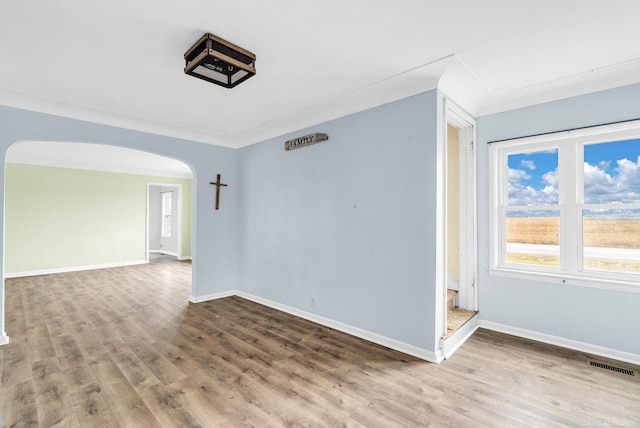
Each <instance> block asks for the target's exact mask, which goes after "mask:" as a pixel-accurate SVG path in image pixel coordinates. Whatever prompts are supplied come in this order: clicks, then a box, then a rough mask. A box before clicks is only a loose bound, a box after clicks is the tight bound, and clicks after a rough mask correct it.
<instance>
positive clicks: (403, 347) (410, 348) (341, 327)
mask: <svg viewBox="0 0 640 428" xmlns="http://www.w3.org/2000/svg"><path fill="white" fill-rule="evenodd" d="M230 296H238V297H242V298H243V299H247V300H251V301H252V302H256V303H259V304H261V305H264V306H268V307H270V308H273V309H277V310H279V311H282V312H286V313H288V314H291V315H294V316H297V317H300V318H304V319H306V320H309V321H312V322H315V323H317V324H320V325H323V326H325V327H329V328H333V329H334V330H338V331H341V332H343V333H347V334H350V335H352V336H355V337H359V338H361V339H365V340H368V341H369V342H373V343H376V344H378V345H382V346H386V347H387V348H390V349H394V350H396V351H400V352H402V353H405V354H407V355H411V356H413V357H416V358H420V359H421V360H425V361H429V362H431V363H436V364H437V363H440V362H441V361H442V360H443V358H442V355H441V354H440V353H439V352H438V353H436V352H431V351H429V350H426V349H423V348H420V347H417V346H414V345H410V344H408V343H404V342H400V341H398V340H395V339H391V338H389V337H386V336H382V335H379V334H377V333H373V332H370V331H367V330H364V329H361V328H358V327H354V326H351V325H348V324H344V323H341V322H339V321H334V320H331V319H329V318H325V317H323V316H320V315H316V314H312V313H310V312H306V311H303V310H300V309H296V308H294V307H291V306H287V305H283V304H281V303H278V302H274V301H273V300H269V299H264V298H262V297H258V296H254V295H253V294H249V293H245V292H244V291H239V290H230V291H224V292H221V293H214V294H209V295H206V296H200V297H193V296H192V297H191V298H190V299H189V301H190V302H192V303H200V302H205V301H207V300H215V299H221V298H224V297H230Z"/></svg>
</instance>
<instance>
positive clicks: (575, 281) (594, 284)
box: [489, 268, 640, 293]
mask: <svg viewBox="0 0 640 428" xmlns="http://www.w3.org/2000/svg"><path fill="white" fill-rule="evenodd" d="M489 275H491V276H498V277H505V278H517V279H525V280H528V281H540V282H551V283H555V284H560V285H571V286H576V287H587V288H599V289H601V290H608V291H623V292H627V293H640V282H637V281H624V280H617V279H603V278H598V277H593V276H572V275H563V274H556V273H548V272H532V271H524V270H518V269H505V268H492V269H489Z"/></svg>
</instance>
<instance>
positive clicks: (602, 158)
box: [508, 139, 640, 206]
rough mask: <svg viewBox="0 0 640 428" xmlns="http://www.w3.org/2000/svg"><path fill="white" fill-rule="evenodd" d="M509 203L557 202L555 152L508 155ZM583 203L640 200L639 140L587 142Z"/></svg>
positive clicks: (556, 157)
mask: <svg viewBox="0 0 640 428" xmlns="http://www.w3.org/2000/svg"><path fill="white" fill-rule="evenodd" d="M508 166H509V177H508V192H509V205H511V206H514V205H521V206H530V205H556V204H557V203H558V152H557V150H554V151H549V152H535V153H523V154H514V155H510V156H509V158H508ZM584 186H585V187H584V191H585V202H586V203H588V204H600V203H612V202H621V203H632V202H637V203H640V139H636V140H626V141H618V142H611V143H600V144H591V145H586V146H585V148H584Z"/></svg>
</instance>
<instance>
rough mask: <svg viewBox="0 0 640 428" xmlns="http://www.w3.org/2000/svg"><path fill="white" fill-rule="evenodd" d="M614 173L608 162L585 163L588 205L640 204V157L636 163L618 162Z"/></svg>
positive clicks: (585, 195) (586, 200)
mask: <svg viewBox="0 0 640 428" xmlns="http://www.w3.org/2000/svg"><path fill="white" fill-rule="evenodd" d="M616 165H617V166H616V167H615V168H614V169H613V171H612V173H611V174H609V173H607V169H608V168H609V166H610V165H609V163H608V162H599V163H598V165H597V166H596V165H591V164H589V163H588V162H585V163H584V197H585V202H586V203H591V204H599V203H611V202H620V203H632V202H640V156H638V159H637V160H636V162H633V161H630V160H628V159H620V160H618V161H616Z"/></svg>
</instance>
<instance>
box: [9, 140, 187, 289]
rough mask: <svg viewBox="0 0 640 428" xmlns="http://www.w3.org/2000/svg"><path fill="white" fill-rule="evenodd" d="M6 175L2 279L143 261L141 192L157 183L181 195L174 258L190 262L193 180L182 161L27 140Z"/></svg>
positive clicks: (13, 151)
mask: <svg viewBox="0 0 640 428" xmlns="http://www.w3.org/2000/svg"><path fill="white" fill-rule="evenodd" d="M5 170H6V177H5V264H4V266H5V277H6V278H10V277H17V276H30V275H41V274H47V273H56V272H68V271H73V270H87V269H95V268H102V267H116V266H126V265H133V264H142V263H146V262H148V203H147V190H148V183H151V182H159V181H161V182H163V183H167V184H168V185H174V186H177V187H179V188H180V189H183V190H181V192H180V193H181V196H182V195H183V194H184V196H185V197H184V199H185V202H184V203H182V200H181V201H180V202H181V208H180V212H179V213H176V214H179V215H176V216H175V217H176V218H179V219H181V220H183V223H182V224H180V225H179V226H177V227H179V232H180V233H179V236H180V237H181V240H182V242H181V244H180V245H181V247H180V251H179V254H180V256H181V258H183V259H185V258H186V259H188V258H190V257H191V242H192V239H191V218H192V203H191V201H192V188H193V187H192V179H193V173H192V171H191V168H190V167H189V166H188V165H186V164H185V163H183V162H181V161H178V160H175V159H171V158H168V157H165V156H159V155H155V154H151V153H148V152H144V151H140V150H134V149H129V148H123V147H116V146H111V145H102V144H86V143H67V142H51V141H26V142H20V143H16V144H14V145H13V146H11V147H10V148H9V150H8V151H7V155H6V164H5ZM174 228H175V226H174ZM174 232H175V231H174Z"/></svg>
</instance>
